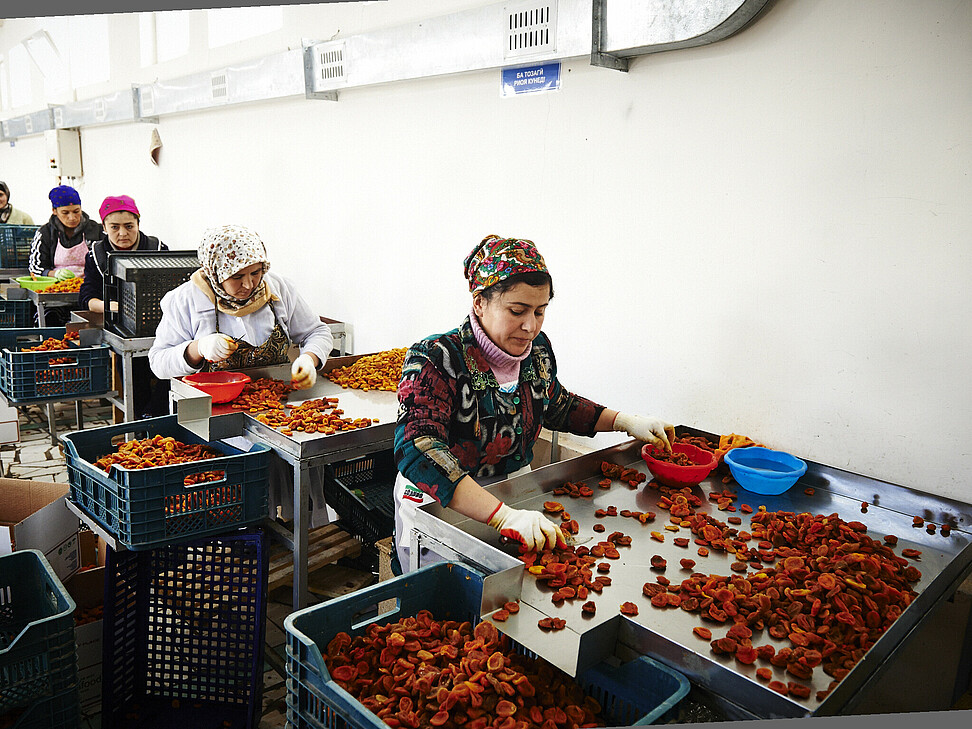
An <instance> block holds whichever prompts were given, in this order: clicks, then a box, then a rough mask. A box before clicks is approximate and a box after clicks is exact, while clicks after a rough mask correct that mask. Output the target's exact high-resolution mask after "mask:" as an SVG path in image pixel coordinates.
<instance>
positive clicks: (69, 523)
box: [0, 478, 81, 582]
mask: <svg viewBox="0 0 972 729" xmlns="http://www.w3.org/2000/svg"><path fill="white" fill-rule="evenodd" d="M69 491H70V488H69V487H68V485H67V484H63V483H48V482H45V481H25V480H22V479H17V478H0V554H9V553H10V552H12V551H13V550H15V549H37V550H39V551H40V552H41V553H43V555H44V556H45V557H47V561H48V562H50V563H51V567H52V568H53V569H54V573H55V574H56V575H57V576H58V578H59V579H60V580H61V581H62V582H63V581H65V580H67V578H68V577H70V576H71V575H73V574H74V573H75V572H77V571H78V570H79V569H80V568H81V554H80V549H79V543H78V529H79V528H80V526H81V521H80V520H79V519H78V517H77V516H75V515H74V514H73V513H72V512H71V510H70V509H68V508H67V506H66V505H65V503H64V502H65V501H66V499H67V494H68V492H69Z"/></svg>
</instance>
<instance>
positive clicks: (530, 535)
mask: <svg viewBox="0 0 972 729" xmlns="http://www.w3.org/2000/svg"><path fill="white" fill-rule="evenodd" d="M488 523H489V526H491V527H493V529H495V530H496V531H498V532H499V533H500V534H502V535H503V536H504V537H509V538H510V539H515V540H517V541H518V542H520V543H521V544H522V545H523V546H525V547H526V548H527V549H536V550H542V549H553V548H554V546H555V545H557V544H560V545H563V544H564V537H563V533H562V532H561V531H560V527H558V526H557V525H556V524H554V523H553V522H552V521H550V520H549V519H548V518H547V517H545V516H544V515H543V514H541V513H540V512H539V511H527V510H525V509H511V508H510V507H508V506H507V505H506V504H504V503H502V502H500V505H499V508H497V509H496V511H494V512H493V515H492V516H491V517H490V518H489V522H488Z"/></svg>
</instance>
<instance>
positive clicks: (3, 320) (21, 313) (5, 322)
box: [0, 299, 34, 329]
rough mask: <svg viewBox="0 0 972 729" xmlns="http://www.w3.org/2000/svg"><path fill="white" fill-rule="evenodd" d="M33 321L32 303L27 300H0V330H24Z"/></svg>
mask: <svg viewBox="0 0 972 729" xmlns="http://www.w3.org/2000/svg"><path fill="white" fill-rule="evenodd" d="M33 320H34V303H33V302H32V301H29V300H28V299H0V328H3V329H24V328H26V327H29V326H30V325H31V323H32V322H33Z"/></svg>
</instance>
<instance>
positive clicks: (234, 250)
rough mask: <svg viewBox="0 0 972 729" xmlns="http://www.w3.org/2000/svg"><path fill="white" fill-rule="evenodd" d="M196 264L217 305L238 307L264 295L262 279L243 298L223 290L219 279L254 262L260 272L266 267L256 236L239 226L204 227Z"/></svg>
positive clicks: (235, 308) (222, 279) (264, 255)
mask: <svg viewBox="0 0 972 729" xmlns="http://www.w3.org/2000/svg"><path fill="white" fill-rule="evenodd" d="M198 255H199V265H200V266H201V267H202V272H203V275H204V276H205V277H206V280H207V282H208V283H209V285H210V286H211V287H212V290H213V293H214V294H215V295H216V297H217V298H218V299H219V302H220V308H223V309H230V310H239V309H241V308H243V307H244V306H247V305H248V304H249V303H250V302H252V301H253V300H254V299H259V298H266V286H267V284H266V282H264V281H261V282H260V285H259V286H257V288H256V289H254V290H253V292H252V293H251V294H250V296H249V297H248V298H247V299H246V301H239V300H238V299H234V298H233V297H232V296H230V295H229V294H227V293H226V291H224V290H223V285H222V284H223V281H225V280H226V279H228V278H229V277H230V276H232V275H234V274H236V273H239V272H240V271H242V270H243V269H244V268H247V267H248V266H252V265H253V264H254V263H262V264H263V272H264V273H266V272H267V270H268V269H269V268H270V262H269V261H268V260H267V249H266V246H264V245H263V241H262V240H260V236H258V235H257V234H256V233H254V232H253V231H252V230H250V229H249V228H244V227H243V226H242V225H221V226H220V227H218V228H210V229H209V230H207V231H206V232H205V233H204V234H203V237H202V240H201V241H200V242H199V249H198Z"/></svg>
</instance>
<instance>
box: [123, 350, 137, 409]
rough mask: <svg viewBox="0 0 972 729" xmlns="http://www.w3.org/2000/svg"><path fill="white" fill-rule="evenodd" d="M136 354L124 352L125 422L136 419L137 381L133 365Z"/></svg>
mask: <svg viewBox="0 0 972 729" xmlns="http://www.w3.org/2000/svg"><path fill="white" fill-rule="evenodd" d="M133 358H134V355H133V354H132V353H131V352H122V380H123V384H122V391H123V392H122V399H123V400H124V401H125V422H126V423H131V422H134V421H135V383H134V382H133V380H134V375H133V374H132V372H133V370H134V367H133V366H132V359H133Z"/></svg>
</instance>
